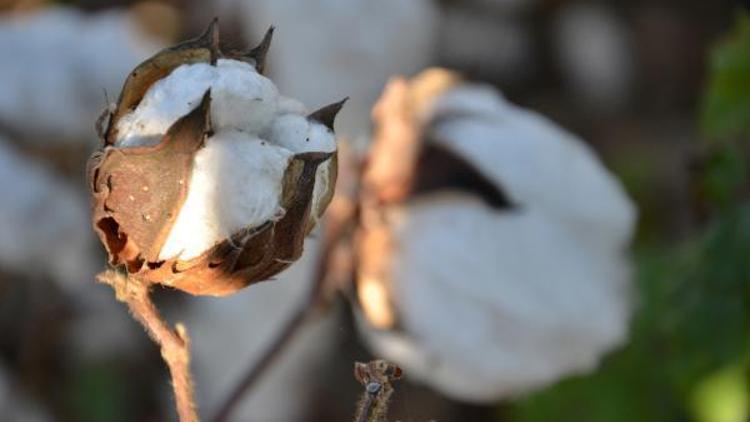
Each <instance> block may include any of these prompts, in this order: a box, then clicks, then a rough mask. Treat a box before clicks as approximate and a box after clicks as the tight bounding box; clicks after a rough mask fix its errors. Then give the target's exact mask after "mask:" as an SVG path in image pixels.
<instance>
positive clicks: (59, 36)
mask: <svg viewBox="0 0 750 422" xmlns="http://www.w3.org/2000/svg"><path fill="white" fill-rule="evenodd" d="M160 45H161V41H160V40H157V39H151V38H147V37H144V36H143V32H142V31H141V29H140V28H139V27H138V25H137V24H136V22H135V21H134V18H133V16H132V15H130V14H128V13H125V12H122V11H107V12H101V13H96V14H84V13H81V12H79V11H76V10H74V9H70V8H63V7H50V8H44V9H41V10H39V11H37V12H34V13H31V14H24V15H20V14H18V15H9V16H3V17H2V19H0V50H1V51H3V53H4V54H5V57H6V58H7V59H6V60H3V61H2V63H0V78H2V80H5V81H13V83H5V84H3V86H2V88H0V122H2V124H3V125H5V126H6V127H7V128H9V129H10V130H11V131H12V132H13V133H18V134H20V135H22V136H23V139H22V140H23V141H28V142H33V141H35V140H44V141H45V142H47V140H48V139H50V138H54V139H55V140H58V141H67V142H74V143H81V142H88V141H89V140H92V139H93V138H94V133H93V131H92V122H93V121H94V119H95V118H96V115H97V114H98V112H99V111H100V110H101V109H102V107H103V106H105V99H104V92H105V91H108V92H114V91H115V90H117V89H118V88H119V86H120V81H121V78H122V76H123V75H125V74H127V72H128V71H129V70H130V68H131V67H132V66H133V65H135V64H137V63H138V61H139V60H141V59H143V58H144V57H146V56H147V55H148V54H149V53H151V52H153V51H154V50H156V49H158V48H159V46H160Z"/></svg>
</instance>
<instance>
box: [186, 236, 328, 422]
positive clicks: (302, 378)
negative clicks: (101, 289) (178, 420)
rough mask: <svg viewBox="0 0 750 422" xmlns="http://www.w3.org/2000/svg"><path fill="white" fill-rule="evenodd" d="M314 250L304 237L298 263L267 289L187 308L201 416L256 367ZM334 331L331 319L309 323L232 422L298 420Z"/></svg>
mask: <svg viewBox="0 0 750 422" xmlns="http://www.w3.org/2000/svg"><path fill="white" fill-rule="evenodd" d="M318 250H319V248H318V242H317V241H316V240H315V239H310V240H308V243H307V244H306V246H305V253H304V255H303V256H302V258H301V259H300V260H299V261H297V262H296V263H295V264H294V265H293V266H292V267H290V268H289V270H287V271H285V272H283V273H281V274H279V276H278V279H277V280H274V281H273V282H272V283H261V284H259V285H257V286H254V287H253V288H252V291H246V292H242V293H240V294H237V295H234V296H231V297H227V298H222V299H212V298H201V299H200V300H196V301H194V302H193V303H191V306H190V307H189V308H188V313H187V316H186V317H185V318H184V319H183V320H184V321H185V323H186V325H187V326H188V327H190V334H191V339H192V343H191V346H192V352H193V360H192V361H191V364H192V367H193V370H194V374H195V377H196V396H197V398H198V400H199V403H198V404H199V408H200V409H202V412H203V413H204V414H214V413H215V412H216V410H218V409H216V407H215V406H218V405H219V404H220V402H221V400H223V399H225V398H226V397H227V395H228V394H229V391H230V390H231V389H232V388H233V387H234V385H235V383H236V382H237V381H238V380H239V377H240V376H241V374H242V371H244V370H245V368H246V366H247V365H250V364H252V362H256V361H257V359H258V358H259V357H260V355H261V354H262V353H263V352H264V351H265V349H266V348H267V347H268V345H269V344H270V342H271V341H272V339H273V338H275V336H277V335H278V333H279V330H280V329H281V327H282V326H283V325H284V324H286V322H287V321H288V319H289V318H291V316H292V314H293V313H294V311H295V310H296V309H297V307H298V306H300V304H301V303H302V302H303V301H304V300H305V299H306V296H307V295H308V294H309V291H310V288H311V287H312V286H311V281H312V279H311V278H310V275H311V274H312V273H313V269H314V266H315V261H316V259H317V256H318ZM217 327H221V329H216V328H217ZM337 333H338V330H337V319H336V315H335V313H328V314H326V315H325V316H321V318H320V319H312V320H310V321H309V323H308V324H306V325H305V327H304V328H303V329H302V330H300V333H299V335H298V336H297V337H295V339H294V341H293V342H291V343H290V345H289V347H288V348H287V349H286V350H285V351H284V353H283V354H281V355H280V356H278V360H277V361H276V362H275V363H274V365H273V367H272V368H270V369H269V370H268V371H267V373H265V374H264V376H263V379H262V382H260V383H258V385H257V386H255V387H253V389H252V390H251V392H250V394H248V395H247V396H246V398H245V399H244V400H243V401H242V402H241V403H240V405H239V406H238V407H237V409H236V410H235V412H234V414H233V415H234V418H233V420H238V421H244V420H268V421H300V420H305V419H306V418H307V417H308V412H309V409H310V406H313V405H314V404H313V403H310V401H311V399H312V396H313V395H314V393H315V391H314V388H315V386H316V382H315V381H314V380H315V379H317V377H318V375H319V374H318V372H317V371H318V369H317V368H320V367H321V365H322V362H323V361H325V359H326V356H330V354H331V353H334V350H333V348H334V347H335V344H336V338H337V335H338V334H337Z"/></svg>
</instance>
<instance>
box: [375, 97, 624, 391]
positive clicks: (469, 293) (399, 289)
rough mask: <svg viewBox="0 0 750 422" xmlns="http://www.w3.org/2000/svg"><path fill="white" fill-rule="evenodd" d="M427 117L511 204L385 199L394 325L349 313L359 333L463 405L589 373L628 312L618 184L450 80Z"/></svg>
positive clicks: (543, 122) (551, 132)
mask: <svg viewBox="0 0 750 422" xmlns="http://www.w3.org/2000/svg"><path fill="white" fill-rule="evenodd" d="M430 116H431V117H435V118H436V120H434V122H435V123H434V124H428V127H427V131H428V132H429V133H432V134H433V135H434V136H433V137H432V138H434V139H438V140H440V141H439V142H440V143H441V144H442V146H444V147H446V148H449V149H450V150H451V151H453V152H454V153H456V154H457V155H459V156H461V157H463V158H464V159H466V160H467V161H468V162H469V163H471V164H472V165H474V166H475V168H477V170H479V171H480V172H481V173H483V174H484V175H485V176H487V177H488V178H489V179H491V180H492V181H493V182H494V183H495V184H496V185H497V186H499V187H500V189H502V190H503V191H504V192H505V194H506V195H508V197H509V198H510V200H511V202H513V204H515V208H513V209H507V210H497V209H493V208H490V207H488V206H487V205H486V204H485V203H484V202H483V201H481V200H480V199H478V198H476V197H474V196H472V195H469V194H463V193H457V192H449V191H446V192H442V193H434V194H431V195H429V196H424V197H421V198H418V199H415V200H413V201H411V202H408V203H405V204H402V205H400V206H396V207H393V209H391V210H390V211H389V212H388V215H389V219H390V220H389V221H390V223H391V230H392V231H393V233H394V236H395V244H396V246H395V250H394V251H393V254H392V257H391V269H390V280H389V288H390V301H391V302H392V303H393V307H394V308H395V311H396V315H397V316H398V318H399V323H400V327H401V330H400V331H399V330H396V331H379V330H375V329H372V328H369V327H367V326H368V323H367V322H366V320H365V319H364V318H362V319H361V322H362V324H363V326H365V330H364V333H365V337H366V338H367V339H368V340H369V341H370V343H371V344H372V345H373V346H374V348H375V350H376V352H377V353H379V354H382V355H383V356H384V357H385V358H387V359H391V360H393V361H395V362H396V363H398V364H399V365H401V366H403V367H404V370H405V372H406V373H407V374H409V375H410V377H412V378H414V379H420V380H422V381H423V382H425V383H427V384H429V385H431V386H432V387H434V388H436V389H438V390H439V391H442V392H443V393H444V394H446V395H449V396H451V397H454V398H457V399H461V400H466V401H472V402H492V401H495V400H498V399H500V398H503V397H513V396H516V395H519V394H522V393H526V392H529V391H532V390H534V389H539V388H542V387H544V386H546V385H549V384H550V383H552V382H554V381H556V380H558V379H560V378H561V377H564V376H566V375H570V374H577V373H583V372H586V371H590V370H592V369H594V368H595V367H596V365H597V363H598V361H599V359H600V357H601V356H602V354H603V353H605V352H607V351H609V350H611V349H612V348H614V347H615V346H617V345H619V344H620V343H621V342H623V340H624V339H625V338H626V334H627V325H628V320H629V316H630V312H631V303H630V297H629V289H630V284H629V279H630V275H631V274H630V273H631V269H630V263H629V259H628V257H627V252H626V251H627V246H628V243H629V241H630V237H631V235H632V232H633V226H634V220H635V209H634V206H633V204H632V202H631V201H630V200H629V199H628V197H627V196H626V194H625V192H624V191H623V189H622V187H621V185H620V184H619V182H618V181H617V180H616V179H615V178H614V177H613V176H612V175H611V174H610V173H609V172H608V171H607V170H606V168H605V167H604V166H603V165H602V164H601V163H600V162H599V160H598V159H597V157H596V156H595V154H594V153H593V152H592V151H591V150H590V149H589V148H588V147H587V146H586V145H584V143H583V142H582V141H581V140H579V139H577V138H576V137H575V136H573V135H571V134H569V133H567V132H565V131H564V130H562V129H560V128H559V127H557V126H556V125H554V124H553V123H552V122H550V121H549V120H547V119H545V118H544V117H542V116H540V115H538V114H536V113H533V112H530V111H527V110H523V109H521V108H519V107H516V106H514V105H512V104H510V103H508V102H507V101H506V100H505V99H503V98H502V96H500V95H499V94H498V93H497V92H495V91H494V90H493V89H491V88H489V87H483V86H474V85H464V86H460V87H458V88H454V89H452V90H450V91H448V92H447V93H445V94H443V95H442V96H441V97H440V98H439V99H438V100H437V101H436V102H435V104H434V107H433V108H432V110H431V113H430ZM449 116H450V118H445V119H442V118H440V117H449ZM428 120H429V118H428ZM440 122H442V123H440Z"/></svg>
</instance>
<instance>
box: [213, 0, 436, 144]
mask: <svg viewBox="0 0 750 422" xmlns="http://www.w3.org/2000/svg"><path fill="white" fill-rule="evenodd" d="M237 7H239V8H240V9H241V18H242V27H243V28H244V29H245V31H246V34H245V35H246V38H247V39H249V40H260V39H261V37H262V36H263V33H264V32H265V30H266V29H267V28H268V26H270V25H276V27H277V31H276V33H275V34H274V40H273V44H272V46H271V50H270V52H269V54H268V60H269V63H270V64H269V72H270V74H271V76H272V78H273V80H274V81H275V82H276V84H277V85H278V87H279V89H280V90H281V91H283V92H285V93H288V94H289V95H291V96H293V97H294V98H297V99H299V100H301V101H302V102H304V103H305V104H307V105H309V106H311V107H318V106H320V105H323V104H328V103H329V102H330V101H331V98H332V96H333V98H343V97H345V96H349V97H350V98H351V99H350V101H349V102H347V104H346V107H344V109H343V110H342V111H341V113H340V115H339V116H338V117H337V119H336V133H337V134H338V135H341V136H344V137H349V138H351V137H356V136H360V135H364V134H366V133H367V132H368V131H369V128H370V120H369V115H370V109H371V108H372V105H373V104H374V103H375V100H377V98H378V95H379V94H380V91H381V90H382V89H383V86H384V85H385V82H386V81H387V80H388V78H389V77H390V76H391V75H393V74H407V75H408V74H412V73H413V72H416V71H418V70H420V69H422V68H423V67H425V66H426V65H428V64H429V63H430V62H431V60H432V57H433V49H434V47H435V46H434V43H435V35H436V29H437V24H438V18H439V16H438V8H437V5H436V4H435V3H434V2H432V1H430V0H409V1H403V0H290V1H278V0H225V1H224V10H225V12H224V13H226V14H228V13H231V12H233V10H234V9H235V8H237ZM228 19H229V18H228Z"/></svg>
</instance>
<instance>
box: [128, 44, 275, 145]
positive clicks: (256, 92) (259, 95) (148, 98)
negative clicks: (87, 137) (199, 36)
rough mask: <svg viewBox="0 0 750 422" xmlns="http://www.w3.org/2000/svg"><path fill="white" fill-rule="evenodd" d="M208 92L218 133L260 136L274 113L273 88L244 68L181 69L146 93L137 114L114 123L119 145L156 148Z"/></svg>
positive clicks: (223, 64)
mask: <svg viewBox="0 0 750 422" xmlns="http://www.w3.org/2000/svg"><path fill="white" fill-rule="evenodd" d="M209 88H211V100H212V101H211V104H212V106H211V123H212V124H213V126H214V128H215V129H216V130H221V129H224V128H230V129H236V130H240V131H243V132H247V133H250V134H255V135H257V134H259V133H260V132H261V131H263V130H264V129H265V128H266V126H267V125H268V124H269V123H270V122H271V120H272V118H273V117H274V115H275V113H276V98H277V96H278V91H277V90H276V86H274V84H273V82H271V81H270V80H269V79H268V78H266V77H264V76H263V75H259V74H258V73H256V71H255V68H253V67H252V66H251V65H249V64H248V63H245V62H241V61H237V60H223V59H220V60H219V61H218V63H217V65H216V66H212V65H211V64H208V63H195V64H188V65H182V66H180V67H178V68H177V69H175V70H174V71H172V73H171V74H170V75H169V76H167V77H166V78H163V79H161V80H159V81H157V82H156V83H155V84H154V85H153V86H152V87H151V88H149V90H148V92H147V93H146V95H145V96H144V97H143V100H142V101H141V103H140V104H139V105H138V107H137V108H136V110H135V111H134V112H132V113H129V114H127V115H125V116H123V118H122V119H120V121H119V122H118V123H117V129H118V139H119V142H118V145H119V146H122V147H129V146H137V145H154V144H156V143H158V142H159V141H160V139H161V135H163V134H164V133H166V132H167V129H169V127H170V126H171V125H172V124H174V122H176V121H177V119H179V118H180V117H182V116H184V115H186V114H188V113H189V112H190V110H192V109H193V108H195V106H196V105H197V104H198V103H199V102H200V100H201V98H202V97H203V94H204V93H205V92H206V90H208V89H209Z"/></svg>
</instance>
